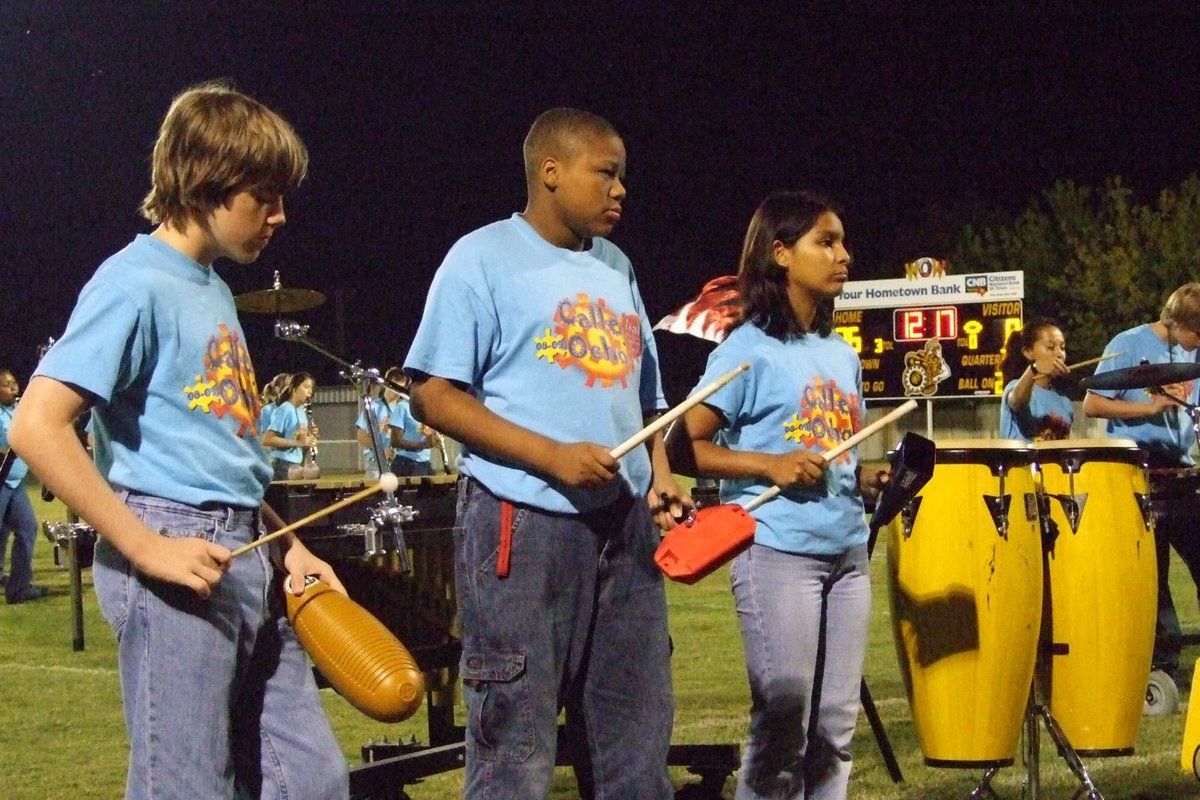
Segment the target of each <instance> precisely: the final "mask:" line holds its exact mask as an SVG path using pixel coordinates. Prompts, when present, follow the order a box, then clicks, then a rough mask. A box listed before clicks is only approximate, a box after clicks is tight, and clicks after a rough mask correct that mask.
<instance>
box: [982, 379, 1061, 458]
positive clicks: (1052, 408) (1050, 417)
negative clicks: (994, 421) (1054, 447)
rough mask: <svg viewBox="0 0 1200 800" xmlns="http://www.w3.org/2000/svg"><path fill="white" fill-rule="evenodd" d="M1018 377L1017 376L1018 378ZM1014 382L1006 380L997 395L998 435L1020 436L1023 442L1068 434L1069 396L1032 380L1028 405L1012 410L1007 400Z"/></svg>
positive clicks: (1006, 436)
mask: <svg viewBox="0 0 1200 800" xmlns="http://www.w3.org/2000/svg"><path fill="white" fill-rule="evenodd" d="M1018 380H1020V379H1018ZM1016 385H1017V381H1009V382H1008V385H1007V386H1005V387H1004V396H1003V397H1001V398H1000V438H1001V439H1021V440H1024V441H1026V442H1041V441H1045V440H1047V439H1066V438H1068V437H1069V436H1070V435H1071V423H1072V421H1074V419H1075V408H1074V406H1072V405H1071V399H1070V398H1069V397H1066V396H1065V395H1061V394H1059V393H1058V392H1056V391H1054V390H1053V389H1043V388H1042V387H1041V386H1038V385H1037V384H1036V383H1035V384H1034V385H1033V394H1032V395H1030V397H1029V405H1027V406H1025V407H1024V408H1022V409H1021V410H1020V411H1013V409H1012V406H1010V405H1009V404H1008V394H1009V392H1011V391H1012V390H1013V387H1014V386H1016Z"/></svg>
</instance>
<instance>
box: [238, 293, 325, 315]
mask: <svg viewBox="0 0 1200 800" xmlns="http://www.w3.org/2000/svg"><path fill="white" fill-rule="evenodd" d="M324 302H325V295H323V294H321V293H320V292H317V291H314V290H312V289H291V288H288V289H278V288H277V289H261V290H259V291H257V292H246V293H244V294H239V295H238V296H237V297H235V298H233V304H234V305H235V306H237V309H238V311H248V312H250V313H252V314H291V313H292V312H294V311H305V310H307V309H310V308H316V307H317V306H319V305H321V303H324Z"/></svg>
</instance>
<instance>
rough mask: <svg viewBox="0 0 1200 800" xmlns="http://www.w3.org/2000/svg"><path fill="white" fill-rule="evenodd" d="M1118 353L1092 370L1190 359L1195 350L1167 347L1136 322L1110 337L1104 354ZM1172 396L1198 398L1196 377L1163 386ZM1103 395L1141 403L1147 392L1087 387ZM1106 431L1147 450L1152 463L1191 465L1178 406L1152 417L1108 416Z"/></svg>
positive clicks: (1187, 422) (1189, 439)
mask: <svg viewBox="0 0 1200 800" xmlns="http://www.w3.org/2000/svg"><path fill="white" fill-rule="evenodd" d="M1111 353H1120V354H1121V355H1118V356H1116V357H1115V358H1110V359H1108V360H1107V361H1101V362H1100V363H1099V365H1097V367H1096V374H1097V375H1101V374H1103V373H1105V372H1109V371H1111V370H1114V369H1123V368H1125V367H1136V366H1138V365H1139V364H1141V363H1142V359H1143V358H1144V359H1146V360H1147V363H1150V364H1167V363H1171V362H1174V363H1192V362H1194V361H1195V360H1196V353H1195V352H1194V351H1193V352H1190V353H1189V352H1188V351H1187V350H1184V349H1183V348H1182V347H1180V346H1179V345H1178V344H1175V345H1171V346H1169V347H1168V345H1167V343H1166V342H1165V341H1163V340H1162V339H1160V338H1159V337H1158V335H1157V334H1156V333H1155V332H1154V329H1153V328H1152V327H1151V326H1150V325H1139V326H1137V327H1136V328H1130V329H1129V330H1127V331H1122V332H1121V333H1118V334H1117V335H1116V336H1114V337H1113V338H1112V341H1110V342H1109V343H1108V347H1106V348H1104V355H1106V356H1107V355H1109V354H1111ZM1164 388H1166V389H1167V391H1169V392H1171V394H1173V395H1175V396H1176V397H1180V398H1182V399H1184V400H1187V401H1188V402H1189V403H1198V402H1200V381H1195V380H1191V381H1187V382H1186V383H1185V384H1183V386H1182V387H1179V389H1178V390H1175V389H1174V388H1172V387H1164ZM1088 391H1092V392H1095V393H1096V394H1098V395H1101V396H1103V397H1110V398H1112V399H1114V400H1126V401H1128V402H1131V403H1145V402H1148V401H1149V400H1150V395H1149V393H1148V392H1147V391H1146V390H1145V389H1089V390H1088ZM1107 430H1108V435H1109V436H1111V437H1114V438H1117V439H1132V440H1133V441H1135V442H1137V443H1138V444H1140V445H1142V446H1143V447H1145V448H1146V449H1147V450H1148V451H1149V452H1150V457H1151V462H1152V464H1154V465H1156V466H1174V465H1176V464H1178V465H1183V466H1191V465H1192V464H1193V463H1194V460H1193V458H1192V456H1191V453H1190V452H1189V451H1190V450H1191V448H1192V445H1193V444H1195V442H1196V435H1195V433H1194V432H1193V430H1192V419H1191V417H1189V416H1188V414H1187V413H1186V412H1185V411H1184V410H1183V409H1182V408H1170V409H1167V410H1165V411H1163V412H1162V413H1159V414H1156V415H1154V416H1152V417H1138V418H1137V419H1110V420H1109V421H1108V426H1107Z"/></svg>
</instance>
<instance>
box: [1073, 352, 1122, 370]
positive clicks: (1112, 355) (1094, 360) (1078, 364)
mask: <svg viewBox="0 0 1200 800" xmlns="http://www.w3.org/2000/svg"><path fill="white" fill-rule="evenodd" d="M1123 355H1125V354H1124V353H1109V354H1108V355H1106V356H1097V357H1096V358H1089V359H1088V360H1086V361H1076V362H1075V363H1074V364H1071V365H1069V366H1068V367H1067V372H1070V371H1071V370H1073V369H1075V368H1076V367H1086V366H1087V365H1088V364H1099V363H1100V362H1101V361H1108V360H1109V359H1110V358H1116V357H1117V356H1123Z"/></svg>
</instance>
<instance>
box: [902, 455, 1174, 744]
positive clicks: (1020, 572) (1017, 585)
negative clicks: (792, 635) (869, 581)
mask: <svg viewBox="0 0 1200 800" xmlns="http://www.w3.org/2000/svg"><path fill="white" fill-rule="evenodd" d="M1033 457H1034V451H1033V448H1032V447H1029V446H1028V445H1024V444H1022V443H1020V442H1014V441H1008V440H986V439H985V440H962V441H941V442H938V443H937V465H936V466H935V467H934V471H933V477H932V478H931V479H930V480H929V482H928V483H927V484H926V485H925V486H924V488H923V489H922V490H921V492H920V494H918V495H917V497H916V498H914V500H913V501H912V502H911V503H909V505H908V506H907V507H906V508H905V509H904V510H903V511H902V512H901V514H900V515H898V516H897V517H896V519H895V520H893V522H892V523H891V524H890V525H889V528H888V577H889V585H888V588H889V595H890V598H891V610H892V631H893V634H894V637H895V642H896V652H897V656H898V657H899V662H900V668H901V672H902V673H903V676H904V683H905V688H906V689H907V691H908V699H909V704H910V705H911V707H912V713H913V722H914V724H915V726H916V730H917V738H918V739H919V741H920V744H921V752H922V753H923V754H924V756H925V763H926V764H928V765H930V766H934V767H964V768H978V767H985V768H986V767H1003V766H1008V765H1010V764H1012V763H1013V757H1014V755H1015V754H1016V747H1017V740H1018V737H1019V735H1020V732H1021V723H1022V720H1023V718H1024V711H1025V706H1026V700H1027V698H1028V696H1029V688H1030V686H1031V684H1032V681H1033V668H1034V659H1035V656H1036V649H1037V641H1038V631H1039V627H1040V619H1041V611H1042V549H1041V539H1040V533H1039V528H1038V517H1037V497H1036V494H1035V489H1034V483H1033V473H1032V469H1031V465H1032V463H1033ZM1151 552H1153V551H1152V550H1151Z"/></svg>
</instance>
